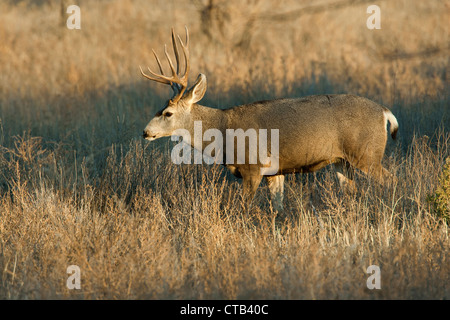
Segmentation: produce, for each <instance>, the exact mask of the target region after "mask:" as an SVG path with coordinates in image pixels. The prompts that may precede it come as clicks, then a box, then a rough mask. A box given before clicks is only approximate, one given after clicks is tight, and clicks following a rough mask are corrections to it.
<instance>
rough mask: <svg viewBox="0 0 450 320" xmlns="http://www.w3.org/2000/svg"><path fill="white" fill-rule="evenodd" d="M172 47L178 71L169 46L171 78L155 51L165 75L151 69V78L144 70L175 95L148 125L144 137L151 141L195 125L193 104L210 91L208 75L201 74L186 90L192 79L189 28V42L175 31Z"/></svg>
mask: <svg viewBox="0 0 450 320" xmlns="http://www.w3.org/2000/svg"><path fill="white" fill-rule="evenodd" d="M177 40H178V42H179V44H180V45H181V48H182V50H183V55H184V73H183V74H182V75H181V74H180V69H181V68H180V52H179V50H178V44H177ZM172 45H173V51H174V54H175V59H176V64H177V66H176V69H175V67H174V65H173V63H172V60H171V58H170V56H169V53H168V52H167V46H164V54H165V56H166V58H167V61H168V64H169V67H170V71H171V74H172V75H171V76H166V75H165V74H164V71H163V67H162V64H161V61H160V60H159V58H158V55H157V54H156V52H155V51H154V50H152V51H153V55H154V56H155V59H156V62H157V64H158V67H159V71H160V72H161V74H157V73H155V72H153V71H152V70H151V69H150V68H148V71H149V72H150V74H151V75H147V74H145V73H144V72H143V71H142V68H140V67H139V68H140V70H141V74H142V75H143V76H144V77H145V78H147V79H149V80H153V81H156V82H159V83H164V84H168V85H170V86H171V88H172V90H173V96H172V98H170V99H169V100H168V101H167V102H166V103H165V104H164V106H163V108H162V109H160V110H159V111H158V112H157V113H156V114H155V116H154V118H153V119H152V120H151V121H150V122H149V123H148V124H147V126H146V127H145V129H144V132H143V137H144V139H147V140H150V141H152V140H155V139H158V138H161V137H166V136H170V135H172V133H173V132H174V131H175V130H177V129H181V128H185V127H187V126H188V125H189V123H191V121H192V119H191V109H192V106H193V104H195V103H197V102H198V101H200V100H201V99H202V98H203V96H204V94H205V92H206V76H205V75H204V74H199V75H198V77H197V80H196V81H195V84H194V85H193V86H192V87H191V88H190V89H188V90H186V88H187V85H188V76H189V67H190V64H189V32H188V29H187V27H186V40H185V42H184V43H183V41H182V40H181V38H180V36H179V35H177V36H175V32H174V30H173V28H172Z"/></svg>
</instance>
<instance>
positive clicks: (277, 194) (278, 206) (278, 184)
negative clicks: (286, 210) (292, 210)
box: [266, 175, 284, 212]
mask: <svg viewBox="0 0 450 320" xmlns="http://www.w3.org/2000/svg"><path fill="white" fill-rule="evenodd" d="M266 179H267V183H268V185H269V190H270V199H271V200H272V205H273V208H274V209H275V211H278V212H281V211H283V198H284V176H283V175H279V176H266Z"/></svg>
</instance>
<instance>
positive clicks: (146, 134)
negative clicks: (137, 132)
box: [142, 130, 150, 139]
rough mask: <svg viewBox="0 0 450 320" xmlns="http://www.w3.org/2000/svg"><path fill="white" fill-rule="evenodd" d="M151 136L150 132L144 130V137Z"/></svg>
mask: <svg viewBox="0 0 450 320" xmlns="http://www.w3.org/2000/svg"><path fill="white" fill-rule="evenodd" d="M149 136H150V135H149V134H148V132H147V131H145V130H144V132H143V133H142V137H143V138H144V139H145V138H148V137H149Z"/></svg>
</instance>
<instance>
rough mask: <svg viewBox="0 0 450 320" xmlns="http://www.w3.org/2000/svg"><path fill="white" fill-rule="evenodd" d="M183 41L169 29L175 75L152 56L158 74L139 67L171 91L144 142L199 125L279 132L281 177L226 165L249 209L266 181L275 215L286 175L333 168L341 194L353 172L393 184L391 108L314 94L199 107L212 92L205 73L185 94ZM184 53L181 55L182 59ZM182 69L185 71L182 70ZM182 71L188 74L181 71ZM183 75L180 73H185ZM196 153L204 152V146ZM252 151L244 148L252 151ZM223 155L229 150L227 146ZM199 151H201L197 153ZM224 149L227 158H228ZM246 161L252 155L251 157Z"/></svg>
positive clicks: (256, 167) (351, 185)
mask: <svg viewBox="0 0 450 320" xmlns="http://www.w3.org/2000/svg"><path fill="white" fill-rule="evenodd" d="M185 32H186V37H185V40H184V41H183V40H182V39H181V37H180V36H179V35H177V36H176V35H175V32H174V29H173V28H172V46H173V51H174V55H175V60H176V67H175V66H174V64H173V62H172V59H171V57H170V55H169V53H168V51H167V46H165V47H164V53H165V56H166V59H167V62H168V66H169V68H170V73H171V74H170V75H166V74H165V73H164V70H163V66H162V63H161V60H160V59H159V57H158V55H157V54H156V52H155V50H152V51H153V55H154V57H155V59H156V63H157V65H158V67H159V71H160V73H159V74H158V73H155V72H153V71H152V70H151V69H150V68H149V67H148V68H147V69H148V71H149V72H150V74H147V73H145V72H144V71H143V70H142V68H141V67H139V69H140V72H141V74H142V76H144V77H145V78H147V79H149V80H151V81H155V82H159V83H163V84H166V85H170V86H171V88H172V90H173V96H172V97H171V98H170V99H169V100H167V101H166V103H165V104H164V105H163V107H162V108H160V110H159V111H158V112H156V114H155V116H154V117H153V118H152V119H151V120H150V122H149V123H148V124H147V126H146V127H145V129H144V131H143V138H144V139H146V140H148V141H153V140H156V139H159V138H162V137H168V136H172V135H174V134H175V133H176V132H177V130H179V129H184V130H187V132H189V133H191V135H193V132H194V127H195V126H194V124H195V122H197V121H201V123H202V126H203V128H205V129H208V128H214V129H216V130H219V132H222V133H223V134H224V135H225V134H226V131H227V130H229V129H243V130H248V129H250V128H256V129H259V128H264V129H267V130H271V129H277V130H279V131H278V133H279V134H278V139H279V140H278V155H277V160H278V166H277V170H276V172H271V174H270V175H264V174H263V173H262V172H263V171H262V170H261V169H262V168H263V167H265V166H267V163H261V162H258V163H245V161H244V163H229V162H228V163H223V164H224V165H225V166H226V167H227V169H229V170H230V172H231V173H232V174H233V175H234V176H236V177H237V178H240V179H242V184H243V196H244V199H245V203H247V206H250V204H251V202H252V199H253V198H254V196H255V194H256V191H257V189H258V187H259V185H260V183H261V181H262V179H263V178H265V179H266V180H267V185H268V187H269V192H270V198H271V202H272V204H273V208H274V209H275V210H276V211H282V210H283V198H284V180H285V175H286V174H294V173H310V172H315V171H318V170H320V169H322V168H324V167H326V166H328V165H333V166H334V169H335V172H336V175H337V180H338V182H339V186H340V188H342V189H343V190H350V191H354V190H355V181H354V180H355V179H354V178H355V169H359V170H360V171H361V172H363V173H364V174H365V175H368V176H369V177H373V178H374V180H375V181H377V182H379V183H380V184H384V183H385V181H386V180H387V179H390V178H392V175H391V174H390V172H389V171H388V170H387V169H385V168H384V167H383V166H382V158H383V155H384V152H385V148H386V143H387V135H388V122H389V131H390V135H391V137H392V139H394V140H395V138H396V134H397V131H398V128H399V125H398V122H397V119H396V118H395V116H394V115H393V114H392V112H391V111H390V110H389V109H387V108H386V107H384V106H382V105H380V104H378V103H376V102H373V101H371V100H369V99H367V98H364V97H360V96H356V95H351V94H325V95H311V96H306V97H300V98H284V99H275V100H265V101H257V102H253V103H249V104H244V105H239V106H234V107H230V108H226V109H219V108H213V107H208V106H203V105H200V104H199V103H198V102H199V101H200V100H201V99H202V98H203V97H204V95H205V92H206V89H207V81H206V76H205V75H204V74H202V73H200V74H199V75H198V76H197V79H196V81H195V83H194V84H193V85H192V86H191V87H190V88H189V89H188V75H189V71H190V62H189V31H188V28H187V27H185ZM179 47H181V49H182V50H181V51H182V54H183V57H184V59H183V60H184V63H183V62H182V59H181V54H180V50H179ZM182 64H184V68H181V66H182ZM180 69H184V71H182V70H180ZM181 71H182V72H181ZM190 145H191V147H197V148H199V149H204V148H205V143H202V144H201V145H200V146H199V145H197V146H194V144H193V142H192V141H191V142H190ZM247 147H248V146H246V148H247ZM223 150H227V148H226V147H225V146H223ZM200 151H202V150H200ZM225 153H226V152H225V151H223V157H225V156H226V154H225ZM246 159H248V157H247V158H246Z"/></svg>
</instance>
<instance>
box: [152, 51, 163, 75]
mask: <svg viewBox="0 0 450 320" xmlns="http://www.w3.org/2000/svg"><path fill="white" fill-rule="evenodd" d="M152 51H153V55H154V56H155V59H156V62H157V63H158V67H159V71H161V74H162V75H164V71H163V68H162V66H161V61H159V58H158V55H157V54H156V52H155V50H153V49H152Z"/></svg>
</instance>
